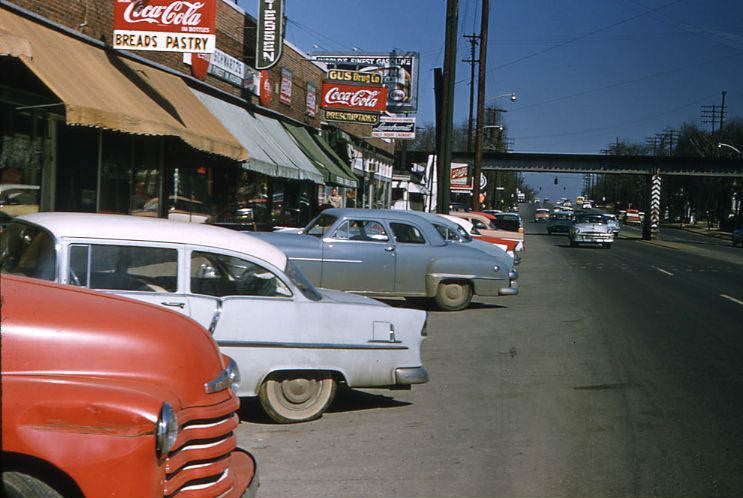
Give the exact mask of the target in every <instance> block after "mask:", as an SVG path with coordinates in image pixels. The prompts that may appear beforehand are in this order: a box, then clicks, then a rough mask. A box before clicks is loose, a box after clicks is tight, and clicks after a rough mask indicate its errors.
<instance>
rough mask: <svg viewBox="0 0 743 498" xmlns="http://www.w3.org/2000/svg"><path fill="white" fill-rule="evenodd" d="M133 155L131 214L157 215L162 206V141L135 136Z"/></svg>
mask: <svg viewBox="0 0 743 498" xmlns="http://www.w3.org/2000/svg"><path fill="white" fill-rule="evenodd" d="M133 157H134V168H133V170H132V194H131V198H130V199H129V214H133V215H135V216H151V217H157V216H159V207H160V141H159V140H153V139H139V138H135V139H134V153H133Z"/></svg>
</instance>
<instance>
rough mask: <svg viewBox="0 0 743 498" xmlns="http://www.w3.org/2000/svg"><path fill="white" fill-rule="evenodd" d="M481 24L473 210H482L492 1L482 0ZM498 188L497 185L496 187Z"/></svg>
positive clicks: (473, 173)
mask: <svg viewBox="0 0 743 498" xmlns="http://www.w3.org/2000/svg"><path fill="white" fill-rule="evenodd" d="M481 16H482V19H481V23H480V66H479V68H478V77H477V131H476V132H475V165H474V171H473V172H472V210H473V211H479V210H480V171H481V169H482V140H483V131H484V128H483V120H484V118H485V69H486V68H487V60H488V21H489V20H490V0H482V14H481ZM496 178H497V176H496ZM496 187H497V185H496Z"/></svg>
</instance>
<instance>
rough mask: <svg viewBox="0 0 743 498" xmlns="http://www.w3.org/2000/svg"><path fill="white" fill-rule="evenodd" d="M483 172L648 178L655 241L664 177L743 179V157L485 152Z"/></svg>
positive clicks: (410, 158) (417, 158)
mask: <svg viewBox="0 0 743 498" xmlns="http://www.w3.org/2000/svg"><path fill="white" fill-rule="evenodd" d="M430 154H433V153H432V152H425V151H415V152H412V151H411V152H407V155H406V160H407V162H408V163H411V162H426V160H427V159H428V157H429V155H430ZM452 162H457V163H467V164H469V165H470V166H472V165H473V164H474V153H467V152H454V153H452ZM481 169H482V170H483V171H486V170H496V171H518V172H529V173H598V174H629V175H644V176H645V177H646V178H647V184H648V191H649V192H650V195H649V196H648V199H649V202H648V205H647V206H646V207H645V211H646V212H648V213H650V216H646V217H645V225H644V227H643V238H646V239H650V238H652V233H653V232H654V231H656V230H657V229H658V224H659V221H660V191H661V178H662V177H663V176H706V177H727V178H731V177H743V157H740V158H736V159H717V158H697V157H653V156H610V155H598V154H532V153H521V152H507V153H503V152H483V154H482V163H481Z"/></svg>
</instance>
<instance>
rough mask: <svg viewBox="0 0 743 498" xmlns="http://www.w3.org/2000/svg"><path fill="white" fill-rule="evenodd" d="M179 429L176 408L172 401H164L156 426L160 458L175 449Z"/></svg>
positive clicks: (156, 443)
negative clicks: (171, 404)
mask: <svg viewBox="0 0 743 498" xmlns="http://www.w3.org/2000/svg"><path fill="white" fill-rule="evenodd" d="M178 429H179V427H178V417H177V416H176V415H175V410H174V409H173V407H172V406H170V403H167V402H165V403H163V406H162V408H160V416H159V417H158V418H157V427H156V428H155V449H156V451H157V457H158V458H163V457H164V456H165V455H167V454H168V453H170V450H172V449H173V446H174V445H175V440H176V439H177V438H178Z"/></svg>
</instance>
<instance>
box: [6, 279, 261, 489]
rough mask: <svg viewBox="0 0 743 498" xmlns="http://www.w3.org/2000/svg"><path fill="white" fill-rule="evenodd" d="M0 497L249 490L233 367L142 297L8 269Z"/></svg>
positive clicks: (251, 481)
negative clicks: (93, 289)
mask: <svg viewBox="0 0 743 498" xmlns="http://www.w3.org/2000/svg"><path fill="white" fill-rule="evenodd" d="M0 278H2V282H1V285H0V293H1V298H2V337H1V338H0V340H1V341H2V351H1V353H2V364H1V365H2V377H1V382H2V455H1V458H2V488H1V489H0V495H2V496H13V497H15V496H18V497H21V496H22V497H46V498H50V497H61V496H65V497H73V496H74V497H79V496H86V497H91V498H104V497H130V498H135V497H136V498H149V497H152V498H155V497H157V498H162V497H164V496H167V497H174V498H178V497H184V498H185V497H188V498H191V497H204V498H206V497H210V498H216V497H232V498H238V497H247V496H255V491H256V488H257V486H258V479H257V478H256V474H255V469H256V467H255V461H254V460H253V457H252V456H251V455H250V454H249V453H247V452H245V451H243V450H241V449H239V448H237V440H236V437H235V435H234V430H235V428H236V427H237V425H238V424H239V419H238V416H237V414H236V413H235V411H236V410H237V408H238V407H239V401H238V399H237V397H236V396H235V394H234V393H233V390H232V388H233V387H234V386H233V384H234V383H235V382H238V381H239V378H238V377H239V375H238V374H236V371H237V370H236V365H235V364H234V362H232V361H231V360H230V359H229V358H227V357H224V356H222V355H221V354H220V352H219V350H218V349H217V345H216V343H215V342H214V340H213V339H212V337H211V336H210V335H209V333H208V332H207V331H206V330H204V329H203V328H202V327H200V326H199V325H198V324H196V322H193V321H192V320H190V319H189V318H186V317H184V316H182V315H179V314H178V313H175V312H171V311H168V310H164V309H161V308H158V307H155V306H152V305H149V304H144V303H141V302H139V301H131V300H128V299H124V298H121V297H116V296H112V295H104V294H98V293H95V292H91V291H87V290H82V289H78V288H73V287H67V286H64V287H62V286H58V285H56V284H51V283H48V282H42V281H39V280H30V279H26V278H21V277H16V276H9V275H2V277H0Z"/></svg>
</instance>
